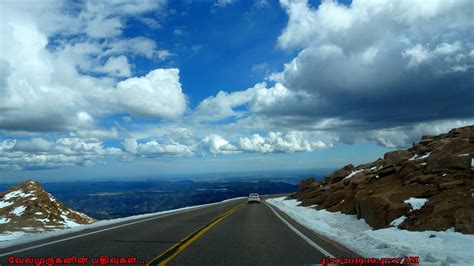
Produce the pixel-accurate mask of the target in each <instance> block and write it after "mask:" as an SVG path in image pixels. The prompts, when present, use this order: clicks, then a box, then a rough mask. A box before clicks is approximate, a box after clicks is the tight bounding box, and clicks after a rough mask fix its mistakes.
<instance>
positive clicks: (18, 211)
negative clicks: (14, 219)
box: [10, 206, 26, 216]
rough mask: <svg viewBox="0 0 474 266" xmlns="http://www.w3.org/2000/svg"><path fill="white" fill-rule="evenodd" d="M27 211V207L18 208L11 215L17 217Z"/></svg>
mask: <svg viewBox="0 0 474 266" xmlns="http://www.w3.org/2000/svg"><path fill="white" fill-rule="evenodd" d="M25 210H26V207H25V206H18V207H16V208H15V209H13V210H12V211H11V212H10V213H11V214H13V215H16V216H20V215H22V214H23V213H24V212H25Z"/></svg>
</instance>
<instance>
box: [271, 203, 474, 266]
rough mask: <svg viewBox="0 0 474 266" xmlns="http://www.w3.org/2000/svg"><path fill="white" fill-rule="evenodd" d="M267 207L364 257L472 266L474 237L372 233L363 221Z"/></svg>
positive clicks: (283, 206) (449, 232) (389, 230)
mask: <svg viewBox="0 0 474 266" xmlns="http://www.w3.org/2000/svg"><path fill="white" fill-rule="evenodd" d="M267 202H268V203H270V204H271V205H273V206H275V207H276V208H278V209H280V210H281V211H283V212H285V213H286V214H288V215H289V216H290V217H291V218H293V219H294V220H295V221H297V222H298V223H300V224H302V225H304V226H305V227H307V228H309V229H311V230H313V231H314V232H316V233H318V234H320V235H323V236H325V237H327V238H329V239H332V240H334V241H336V242H338V243H340V244H342V245H344V246H346V247H347V248H349V249H351V250H353V251H355V252H356V253H358V254H360V255H361V256H364V257H378V258H382V257H403V258H404V257H406V256H419V257H420V264H421V265H474V252H472V247H474V236H473V235H464V234H461V233H457V232H454V231H453V230H447V231H442V232H436V231H424V232H410V231H405V230H400V229H398V228H396V227H391V228H385V229H379V230H372V228H371V227H370V226H369V225H368V224H367V223H365V221H364V220H358V219H357V218H356V217H355V215H346V214H342V213H341V212H329V211H326V210H315V209H312V208H309V207H300V206H297V205H298V204H299V202H298V201H296V200H284V197H282V198H274V199H268V200H267Z"/></svg>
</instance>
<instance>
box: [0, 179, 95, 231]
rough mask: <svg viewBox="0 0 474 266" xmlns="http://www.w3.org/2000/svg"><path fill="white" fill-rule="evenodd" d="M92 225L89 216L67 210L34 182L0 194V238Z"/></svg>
mask: <svg viewBox="0 0 474 266" xmlns="http://www.w3.org/2000/svg"><path fill="white" fill-rule="evenodd" d="M93 222H95V220H94V219H92V218H90V217H89V216H87V215H85V214H83V213H80V212H77V211H74V210H72V209H69V208H68V207H67V206H66V205H64V204H63V203H62V202H61V201H59V200H57V199H55V198H54V197H53V196H52V195H51V194H49V193H48V192H46V191H45V190H44V189H43V188H42V187H41V185H40V184H39V183H38V182H35V181H26V182H23V183H20V184H18V185H15V186H13V187H11V188H9V189H8V190H7V191H5V192H3V193H0V234H1V233H6V232H38V231H48V230H55V229H62V228H67V227H73V226H77V225H81V224H90V223H93Z"/></svg>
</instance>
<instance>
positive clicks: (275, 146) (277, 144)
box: [239, 131, 328, 153]
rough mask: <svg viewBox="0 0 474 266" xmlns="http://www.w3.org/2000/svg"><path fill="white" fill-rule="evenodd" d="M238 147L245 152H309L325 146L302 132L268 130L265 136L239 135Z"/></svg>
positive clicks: (325, 146)
mask: <svg viewBox="0 0 474 266" xmlns="http://www.w3.org/2000/svg"><path fill="white" fill-rule="evenodd" d="M239 144H240V149H241V150H242V151H246V152H260V153H272V152H286V153H294V152H310V151H314V150H319V149H323V148H327V147H328V145H326V144H325V143H324V142H322V141H320V140H318V141H310V140H308V139H307V137H306V136H305V134H304V133H303V132H296V131H293V132H289V133H287V134H285V135H283V134H282V133H281V132H269V133H268V135H267V136H266V137H262V136H260V135H259V134H254V135H253V136H252V137H250V138H245V137H241V138H240V140H239Z"/></svg>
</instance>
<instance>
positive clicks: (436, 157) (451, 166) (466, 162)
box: [426, 151, 471, 173]
mask: <svg viewBox="0 0 474 266" xmlns="http://www.w3.org/2000/svg"><path fill="white" fill-rule="evenodd" d="M426 162H427V169H428V170H429V171H430V172H432V173H436V172H443V171H447V170H460V171H465V170H470V169H471V158H470V156H457V155H454V154H450V153H445V152H439V151H438V152H433V154H431V156H430V157H428V158H427V161H426Z"/></svg>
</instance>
